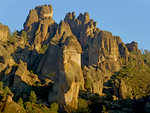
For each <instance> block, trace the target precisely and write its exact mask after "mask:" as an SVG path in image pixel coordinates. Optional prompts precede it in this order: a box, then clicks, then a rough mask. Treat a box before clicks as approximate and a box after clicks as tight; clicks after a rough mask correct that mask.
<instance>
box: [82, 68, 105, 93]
mask: <svg viewBox="0 0 150 113" xmlns="http://www.w3.org/2000/svg"><path fill="white" fill-rule="evenodd" d="M83 76H84V79H85V85H91V86H90V87H91V89H90V92H91V93H97V94H99V95H101V94H102V91H103V79H104V73H103V72H101V70H100V69H98V68H96V67H94V66H88V67H86V66H85V67H84V68H83ZM88 81H89V83H87V84H86V82H88Z"/></svg>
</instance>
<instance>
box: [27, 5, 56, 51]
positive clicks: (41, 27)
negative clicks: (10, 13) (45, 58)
mask: <svg viewBox="0 0 150 113" xmlns="http://www.w3.org/2000/svg"><path fill="white" fill-rule="evenodd" d="M56 27H57V24H56V23H55V21H54V20H53V8H52V6H51V5H43V6H39V7H36V8H35V9H32V10H30V13H29V16H28V17H27V20H26V22H25V23H24V30H25V31H26V32H27V34H28V36H29V39H28V40H29V42H30V44H34V46H35V49H36V50H37V51H39V52H40V48H41V47H42V45H43V44H48V42H49V41H50V39H51V38H52V37H53V35H54V34H55V30H56Z"/></svg>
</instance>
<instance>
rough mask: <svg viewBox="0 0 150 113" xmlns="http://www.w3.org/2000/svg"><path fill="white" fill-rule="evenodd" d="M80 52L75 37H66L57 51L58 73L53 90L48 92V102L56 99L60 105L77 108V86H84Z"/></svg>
mask: <svg viewBox="0 0 150 113" xmlns="http://www.w3.org/2000/svg"><path fill="white" fill-rule="evenodd" d="M81 52H82V49H81V46H80V44H79V42H78V41H77V39H76V37H75V36H70V37H68V38H67V39H66V41H65V43H64V44H63V46H62V48H61V49H60V51H59V62H58V73H57V75H56V77H55V79H54V86H53V91H51V92H50V93H49V102H52V101H56V102H58V103H59V104H60V105H61V106H63V105H67V106H70V107H72V108H75V109H76V108H77V103H78V95H79V88H80V86H81V87H82V88H83V87H84V78H83V74H82V69H81ZM55 81H56V82H55Z"/></svg>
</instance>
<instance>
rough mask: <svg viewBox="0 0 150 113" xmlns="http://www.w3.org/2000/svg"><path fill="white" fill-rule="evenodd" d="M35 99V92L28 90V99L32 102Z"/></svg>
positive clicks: (34, 101)
mask: <svg viewBox="0 0 150 113" xmlns="http://www.w3.org/2000/svg"><path fill="white" fill-rule="evenodd" d="M36 99H37V97H36V94H35V92H34V91H31V92H30V97H29V101H30V102H32V103H36Z"/></svg>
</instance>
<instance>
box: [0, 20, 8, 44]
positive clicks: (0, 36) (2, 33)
mask: <svg viewBox="0 0 150 113" xmlns="http://www.w3.org/2000/svg"><path fill="white" fill-rule="evenodd" d="M9 33H10V32H9V28H8V26H5V25H2V24H1V23H0V42H7V40H8V36H9Z"/></svg>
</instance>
